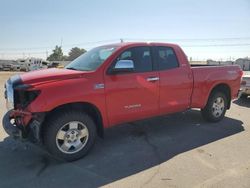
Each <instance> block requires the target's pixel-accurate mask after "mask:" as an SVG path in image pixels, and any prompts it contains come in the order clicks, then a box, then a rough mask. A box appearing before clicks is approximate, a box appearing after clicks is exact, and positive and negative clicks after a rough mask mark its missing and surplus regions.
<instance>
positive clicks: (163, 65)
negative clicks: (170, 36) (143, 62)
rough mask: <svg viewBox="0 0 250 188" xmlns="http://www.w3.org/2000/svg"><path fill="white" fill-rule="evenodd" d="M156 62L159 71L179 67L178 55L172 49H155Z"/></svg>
mask: <svg viewBox="0 0 250 188" xmlns="http://www.w3.org/2000/svg"><path fill="white" fill-rule="evenodd" d="M155 60H156V62H157V64H158V69H159V70H170V69H175V68H178V67H179V62H178V59H177V57H176V54H175V52H174V50H173V48H171V47H166V46H158V47H156V48H155Z"/></svg>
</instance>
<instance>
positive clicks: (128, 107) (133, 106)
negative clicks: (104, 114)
mask: <svg viewBox="0 0 250 188" xmlns="http://www.w3.org/2000/svg"><path fill="white" fill-rule="evenodd" d="M140 107H141V104H131V105H127V106H124V108H125V109H131V108H140Z"/></svg>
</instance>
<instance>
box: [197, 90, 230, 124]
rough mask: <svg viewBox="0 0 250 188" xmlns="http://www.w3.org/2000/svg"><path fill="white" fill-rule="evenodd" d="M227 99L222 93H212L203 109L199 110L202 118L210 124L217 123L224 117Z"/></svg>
mask: <svg viewBox="0 0 250 188" xmlns="http://www.w3.org/2000/svg"><path fill="white" fill-rule="evenodd" d="M227 104H228V99H227V97H226V95H225V94H224V93H222V92H219V91H215V92H213V93H212V94H211V95H210V97H209V99H208V102H207V105H206V106H205V108H203V109H201V114H202V116H203V118H204V119H205V120H207V121H210V122H218V121H220V120H222V119H223V118H224V116H225V113H226V110H227Z"/></svg>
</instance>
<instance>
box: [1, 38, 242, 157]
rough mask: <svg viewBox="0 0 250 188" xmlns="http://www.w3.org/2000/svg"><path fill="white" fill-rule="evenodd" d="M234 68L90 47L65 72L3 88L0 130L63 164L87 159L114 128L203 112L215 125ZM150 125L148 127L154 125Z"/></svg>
mask: <svg viewBox="0 0 250 188" xmlns="http://www.w3.org/2000/svg"><path fill="white" fill-rule="evenodd" d="M241 76H242V71H241V69H240V67H239V66H208V65H190V64H189V62H188V60H187V56H186V55H185V53H184V52H183V50H182V49H181V48H180V47H179V46H178V45H175V44H168V43H143V42H140V43H138V42H137V43H119V44H111V45H105V46H100V47H97V48H94V49H92V50H90V51H88V52H86V53H84V54H83V55H81V56H80V57H78V58H77V59H75V60H74V61H73V62H71V63H70V64H69V65H67V66H66V67H65V68H64V69H55V68H51V69H47V70H38V71H33V72H29V73H24V74H21V75H15V76H13V77H11V78H10V79H9V80H8V81H7V82H6V84H5V98H6V103H7V107H8V109H9V111H8V112H7V113H6V114H5V115H4V117H3V127H4V129H5V131H6V132H7V133H8V134H9V135H10V136H13V137H14V138H19V139H22V140H29V141H31V142H35V143H39V145H41V144H42V145H45V148H47V150H48V151H49V152H50V153H51V154H52V155H54V156H56V157H58V158H61V159H63V160H66V161H73V160H77V159H79V158H81V157H83V156H84V155H86V154H87V153H88V151H89V150H90V149H91V148H92V146H93V144H94V142H95V139H96V137H97V136H100V137H103V134H104V129H106V128H109V127H112V126H114V125H118V124H122V123H126V122H133V121H136V120H141V119H145V118H151V117H155V116H162V115H166V114H172V113H176V112H181V111H185V110H188V109H190V108H199V109H201V115H202V116H203V117H204V119H205V120H207V121H210V122H218V121H220V120H222V119H223V117H224V116H225V112H226V110H228V109H229V108H230V104H231V100H233V99H234V98H236V97H237V95H238V91H239V88H240V83H241ZM152 126H153V125H152Z"/></svg>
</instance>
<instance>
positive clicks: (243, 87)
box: [241, 71, 250, 98]
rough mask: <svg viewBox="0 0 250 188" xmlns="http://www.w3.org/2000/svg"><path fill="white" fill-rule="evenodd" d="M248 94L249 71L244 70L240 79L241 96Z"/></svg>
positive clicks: (249, 87) (249, 89)
mask: <svg viewBox="0 0 250 188" xmlns="http://www.w3.org/2000/svg"><path fill="white" fill-rule="evenodd" d="M248 96H250V71H244V74H243V76H242V81H241V98H247V97H248Z"/></svg>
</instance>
